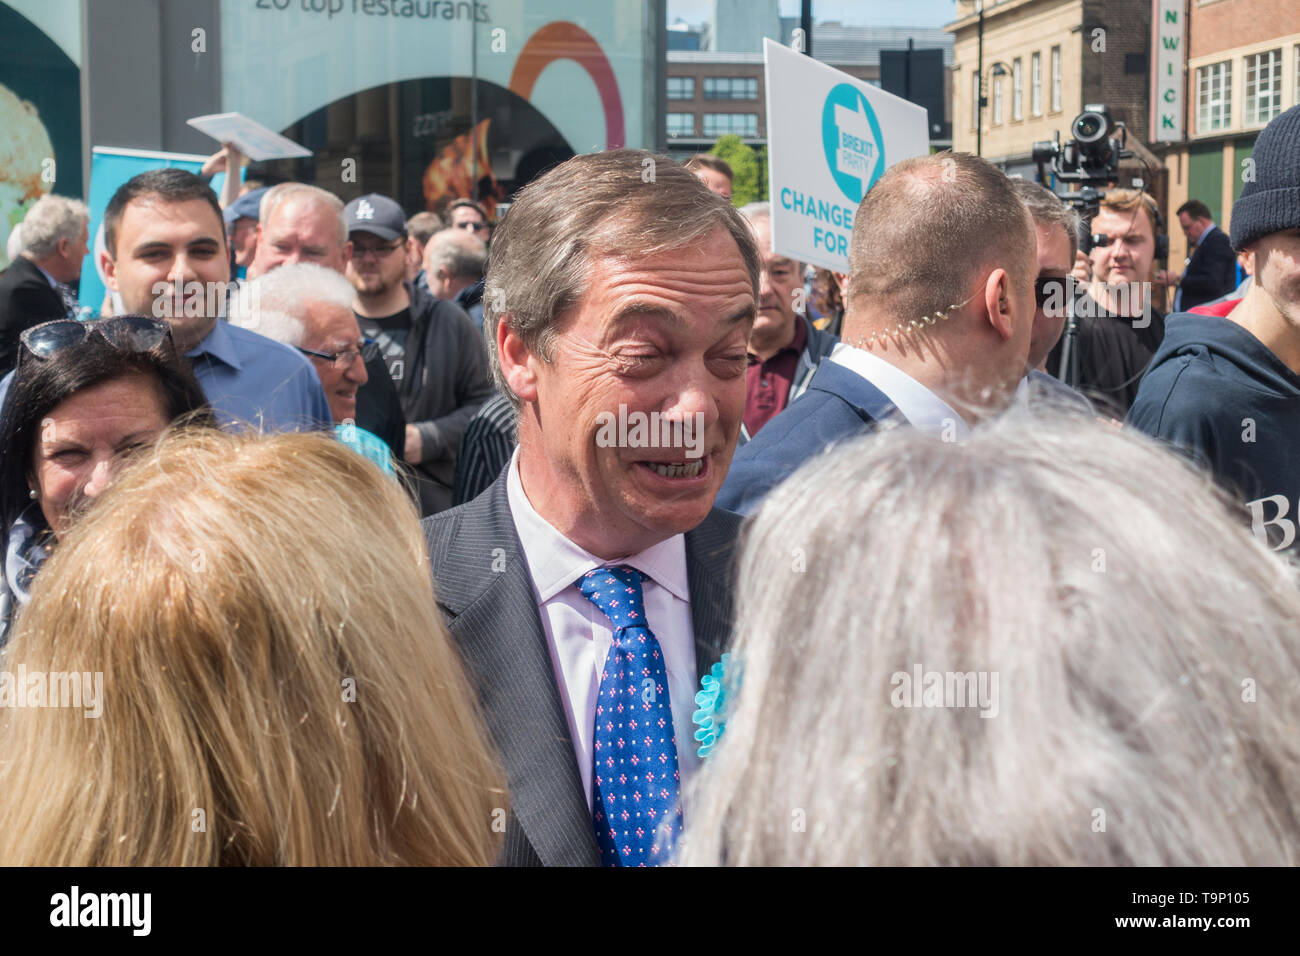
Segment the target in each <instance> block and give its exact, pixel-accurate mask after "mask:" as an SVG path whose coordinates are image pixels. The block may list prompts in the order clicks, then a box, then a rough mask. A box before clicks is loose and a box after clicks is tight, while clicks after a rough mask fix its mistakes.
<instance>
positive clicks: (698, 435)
mask: <svg viewBox="0 0 1300 956" xmlns="http://www.w3.org/2000/svg"><path fill="white" fill-rule="evenodd" d="M754 308H755V302H754V296H753V288H752V286H751V285H750V280H749V274H748V272H747V271H746V269H745V265H744V262H743V260H742V259H741V257H740V252H739V249H738V248H737V246H736V243H735V240H733V239H732V238H731V237H730V236H729V235H727V233H726V232H725V230H723V229H721V228H719V229H718V230H717V231H715V232H714V233H712V234H711V235H710V236H709V237H708V238H707V239H705V240H703V241H701V242H700V243H698V244H697V245H695V246H693V247H691V248H689V249H682V250H680V251H677V252H672V253H667V254H663V255H658V256H651V257H641V258H632V259H613V258H605V259H597V260H595V261H594V263H593V265H592V269H591V273H590V279H589V281H588V284H587V293H586V295H585V296H584V297H583V299H582V301H581V302H580V303H579V304H578V305H577V306H575V307H574V308H572V309H570V310H569V311H568V312H567V313H565V314H564V315H563V316H562V317H561V324H560V329H561V331H560V333H559V335H558V336H557V339H556V342H555V349H554V355H553V358H552V361H551V362H546V361H544V360H542V359H540V358H539V357H537V356H535V355H531V354H530V355H528V356H527V360H526V366H527V368H529V369H530V370H531V371H532V373H533V374H534V375H535V376H536V380H535V381H536V393H535V396H529V400H535V401H536V409H535V411H534V410H533V409H532V408H530V407H525V409H524V415H525V416H529V415H532V414H536V416H537V425H536V427H537V428H538V429H539V431H540V438H539V441H538V444H539V446H540V447H530V448H528V449H527V450H526V451H525V454H527V455H528V456H530V457H531V458H532V459H534V460H535V459H537V458H539V457H541V458H544V459H545V462H544V463H542V462H537V463H536V464H533V463H531V462H530V464H529V466H528V469H529V470H528V471H527V472H526V474H543V475H545V476H546V478H545V480H544V481H543V487H541V488H535V489H534V494H540V495H543V496H550V497H551V498H552V500H553V501H555V499H557V498H559V499H564V500H561V501H559V502H558V503H554V504H553V505H552V507H554V508H556V509H560V510H561V511H563V512H564V514H563V515H561V516H560V517H561V518H562V521H563V523H564V524H565V525H566V527H568V528H570V529H571V531H572V532H574V533H572V534H570V536H571V537H574V539H575V540H585V541H588V542H597V544H598V547H599V548H600V549H602V550H603V551H604V552H605V553H608V554H616V553H618V554H630V553H635V552H636V551H639V550H643V549H644V548H647V547H649V546H650V545H652V544H654V543H656V542H658V541H662V540H665V539H667V538H669V537H671V536H673V535H675V534H678V533H681V532H684V531H687V530H689V529H691V528H694V527H695V526H696V525H698V524H699V523H700V522H701V521H703V520H704V519H705V517H706V516H707V515H708V513H709V509H710V508H712V507H713V500H714V498H715V497H716V496H717V493H718V489H719V488H720V487H721V485H722V480H723V478H725V477H726V474H727V469H728V468H729V467H730V465H731V456H732V454H733V452H734V451H735V449H736V440H737V437H738V436H739V433H740V422H741V417H742V415H743V412H744V407H745V365H746V352H745V343H746V341H747V340H748V337H749V330H750V324H751V322H752V320H753V315H754ZM620 408H621V409H622V410H623V415H624V420H626V422H627V424H628V428H627V432H626V436H627V440H626V441H623V442H621V443H620V442H618V441H614V442H611V441H609V438H610V437H611V436H610V432H609V429H608V427H606V428H603V429H602V423H603V422H609V421H610V420H611V418H612V419H613V420H618V418H619V415H620ZM651 413H658V414H657V416H656V418H653V419H652V418H649V417H648V416H650V415H651ZM638 420H641V421H644V422H646V423H647V424H646V425H645V427H644V430H643V432H642V434H643V435H645V434H646V433H648V432H649V431H650V424H652V423H654V422H656V421H658V422H661V423H662V421H664V420H667V421H669V422H678V423H682V422H686V423H689V424H690V425H692V426H693V427H694V428H695V429H697V430H695V431H692V432H690V433H689V434H690V437H689V438H687V437H686V434H687V433H685V432H684V431H682V430H681V428H680V427H679V428H678V429H676V430H675V439H676V440H675V441H671V442H669V443H668V444H669V447H662V446H663V441H662V439H663V425H662V424H660V426H659V429H658V430H657V432H656V435H657V440H658V441H659V447H649V445H650V442H651V439H649V438H648V436H647V437H646V438H644V439H642V441H641V443H640V444H639V446H638V447H630V446H632V445H633V444H634V443H636V436H635V433H634V431H633V429H634V428H635V427H636V426H635V423H636V421H638ZM669 432H670V435H669V437H670V438H673V437H674V434H673V432H674V430H673V429H672V428H671V426H670V428H669ZM602 436H603V437H602ZM530 444H531V443H530ZM673 463H677V464H682V463H685V464H686V465H687V471H686V473H684V474H674V475H673V476H668V475H665V474H663V473H661V472H662V471H663V470H668V466H669V465H670V464H673ZM548 486H549V487H548ZM534 500H535V501H536V500H537V499H536V498H535V499H534ZM566 533H569V532H566ZM585 546H587V547H588V549H589V550H593V551H595V550H597V546H593V545H592V544H590V543H589V544H587V545H585Z"/></svg>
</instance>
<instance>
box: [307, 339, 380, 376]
mask: <svg viewBox="0 0 1300 956" xmlns="http://www.w3.org/2000/svg"><path fill="white" fill-rule="evenodd" d="M296 348H297V349H298V351H299V352H301V353H302V354H303V355H311V356H314V357H315V358H318V359H324V360H325V361H327V362H329V363H330V364H331V365H333V366H334V368H336V369H345V368H351V367H352V363H353V362H355V361H356V360H357V356H358V355H360V356H361V361H363V362H372V361H374V360H375V358H376V357H377V356H378V355H379V343H378V342H376V341H375V340H374V339H362V340H361V348H359V349H344V350H343V351H341V352H317V351H316V350H315V349H305V348H303V347H302V346H301V345H299V346H296Z"/></svg>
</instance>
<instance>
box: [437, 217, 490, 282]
mask: <svg viewBox="0 0 1300 956" xmlns="http://www.w3.org/2000/svg"><path fill="white" fill-rule="evenodd" d="M424 267H425V271H426V272H428V273H430V274H431V275H432V274H433V273H436V272H437V271H438V269H440V268H441V269H446V270H447V274H448V275H450V276H453V277H455V278H459V279H475V280H477V279H481V278H483V270H484V269H486V268H487V243H485V242H484V241H483V240H482V239H479V238H477V237H475V236H473V235H471V234H470V233H469V232H467V231H466V230H464V229H444V230H442V231H441V232H436V233H434V234H433V237H432V238H431V239H430V240H429V244H428V245H427V246H426V247H425V250H424Z"/></svg>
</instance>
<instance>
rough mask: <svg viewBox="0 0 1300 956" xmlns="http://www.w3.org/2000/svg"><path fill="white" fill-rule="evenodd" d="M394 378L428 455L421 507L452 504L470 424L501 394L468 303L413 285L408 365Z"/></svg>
mask: <svg viewBox="0 0 1300 956" xmlns="http://www.w3.org/2000/svg"><path fill="white" fill-rule="evenodd" d="M393 384H394V385H396V386H397V395H398V397H399V398H400V399H401V402H402V411H403V412H404V413H405V414H406V422H407V424H408V425H414V426H415V427H416V428H417V429H418V430H419V432H420V443H421V447H422V451H423V453H424V460H423V461H421V462H420V463H419V465H417V466H416V468H415V477H416V482H417V487H418V489H419V493H420V512H421V514H425V515H430V514H434V513H435V512H438V511H443V510H445V509H447V508H450V507H451V493H452V485H453V483H454V481H455V477H456V453H457V452H458V451H459V450H460V439H461V436H462V435H464V433H465V426H466V425H468V424H469V420H470V419H471V418H473V417H474V413H475V412H477V411H478V410H479V408H480V407H481V406H482V405H483V403H484V402H486V401H487V400H488V399H489V398H491V397H492V396H493V395H495V394H496V389H495V388H494V387H493V385H492V375H491V373H490V372H489V371H488V359H487V347H486V346H485V345H484V343H483V336H482V335H481V334H480V333H479V331H478V329H476V328H475V327H474V322H473V320H472V319H471V318H470V317H469V316H468V315H466V314H465V310H464V309H462V308H461V307H460V306H458V305H456V304H455V303H454V302H446V301H443V300H442V299H435V298H434V297H433V296H432V295H430V294H429V293H427V292H423V291H421V290H419V289H412V290H411V332H410V335H409V336H408V337H407V346H406V358H405V367H404V369H403V374H402V376H401V378H400V379H398V380H395V381H394V383H393Z"/></svg>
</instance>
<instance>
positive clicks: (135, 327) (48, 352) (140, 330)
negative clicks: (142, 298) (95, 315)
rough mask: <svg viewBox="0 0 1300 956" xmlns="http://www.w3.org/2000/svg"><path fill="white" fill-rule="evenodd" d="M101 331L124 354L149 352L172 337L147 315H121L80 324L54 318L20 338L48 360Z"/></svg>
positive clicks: (167, 327) (29, 349)
mask: <svg viewBox="0 0 1300 956" xmlns="http://www.w3.org/2000/svg"><path fill="white" fill-rule="evenodd" d="M92 332H98V333H99V335H100V336H101V337H102V338H104V339H105V340H106V341H107V342H108V344H109V345H111V346H113V348H115V349H118V350H119V351H122V352H149V351H152V350H153V349H156V348H157V347H158V346H159V345H161V344H162V343H163V342H164V341H170V340H171V337H172V330H171V326H170V325H168V324H167V323H166V322H164V321H162V320H161V319H151V318H149V317H148V316H144V315H120V316H114V317H113V318H109V319H94V320H92V321H89V322H80V321H78V320H77V319H55V320H54V321H53V322H42V323H41V324H40V325H34V326H32V327H31V328H30V329H26V330H25V331H23V332H22V333H21V334H20V335H19V336H18V341H19V342H20V343H21V344H22V347H23V349H24V350H26V351H27V352H29V353H30V354H31V355H33V356H34V357H36V358H38V359H42V360H44V359H49V358H53V357H54V356H55V355H58V354H59V353H60V352H62V351H65V350H66V349H70V348H75V347H76V346H78V345H80V344H81V343H82V342H84V341H86V338H87V336H89V335H90V334H91V333H92Z"/></svg>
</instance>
